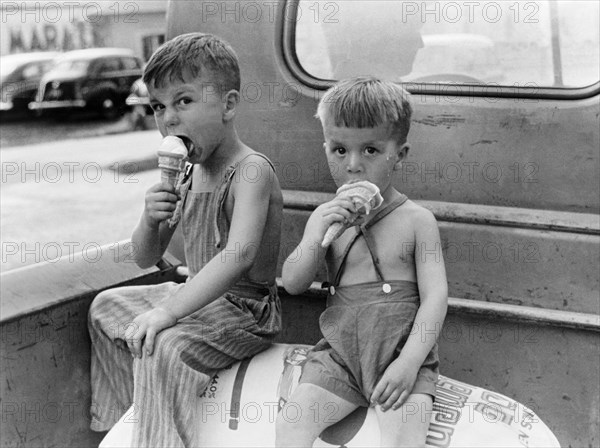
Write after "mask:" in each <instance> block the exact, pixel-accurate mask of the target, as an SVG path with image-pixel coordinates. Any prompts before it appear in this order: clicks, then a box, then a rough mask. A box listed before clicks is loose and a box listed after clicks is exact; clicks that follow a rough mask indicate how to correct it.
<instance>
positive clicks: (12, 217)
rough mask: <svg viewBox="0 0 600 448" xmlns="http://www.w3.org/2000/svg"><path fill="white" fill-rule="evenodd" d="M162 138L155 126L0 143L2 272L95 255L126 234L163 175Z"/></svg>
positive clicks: (3, 126)
mask: <svg viewBox="0 0 600 448" xmlns="http://www.w3.org/2000/svg"><path fill="white" fill-rule="evenodd" d="M1 130H2V134H4V130H5V123H3V125H2V128H1ZM79 130H81V129H79ZM35 132H38V133H40V134H41V131H39V130H37V131H35ZM74 135H75V136H76V137H79V135H78V134H77V133H75V134H74ZM65 136H66V134H63V138H65ZM72 136H73V134H71V137H72ZM160 141H161V137H160V134H159V133H158V131H156V130H151V131H138V132H128V133H121V134H115V135H105V136H100V137H86V138H68V139H66V140H56V141H49V142H45V143H37V144H23V145H20V146H14V145H13V146H8V145H7V146H5V145H2V151H0V163H1V167H2V169H1V175H2V179H1V188H0V243H1V256H2V271H6V270H9V269H15V268H19V267H23V266H26V265H30V264H32V263H37V262H50V263H51V262H54V261H56V260H57V259H58V258H59V257H60V256H70V255H71V254H78V253H81V252H84V253H85V254H87V255H88V257H89V259H90V260H93V259H94V258H95V257H97V256H98V255H99V254H98V248H99V247H100V246H102V245H104V244H109V243H113V242H116V241H120V240H123V239H126V238H129V237H130V235H131V231H132V229H133V228H134V226H135V225H136V223H137V220H138V218H139V215H140V213H141V211H142V208H143V201H144V193H145V191H146V190H147V189H148V188H149V187H150V186H151V185H153V184H154V183H156V182H158V181H159V179H160V174H159V171H158V169H155V168H153V167H154V166H155V165H154V164H155V151H156V148H157V147H158V145H159V144H160ZM100 256H110V254H100Z"/></svg>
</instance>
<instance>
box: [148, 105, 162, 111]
mask: <svg viewBox="0 0 600 448" xmlns="http://www.w3.org/2000/svg"><path fill="white" fill-rule="evenodd" d="M150 107H151V108H152V110H153V111H154V112H160V111H161V110H162V109H163V107H164V106H163V105H162V104H156V103H155V104H151V105H150Z"/></svg>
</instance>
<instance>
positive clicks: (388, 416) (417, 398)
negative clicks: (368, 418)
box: [375, 394, 433, 448]
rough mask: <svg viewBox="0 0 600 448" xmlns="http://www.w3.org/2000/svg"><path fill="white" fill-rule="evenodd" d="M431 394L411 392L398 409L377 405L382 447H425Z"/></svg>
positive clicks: (431, 403)
mask: <svg viewBox="0 0 600 448" xmlns="http://www.w3.org/2000/svg"><path fill="white" fill-rule="evenodd" d="M432 409H433V400H432V397H431V395H427V394H411V395H409V397H408V398H407V399H406V401H405V402H404V404H403V405H402V406H400V408H399V409H397V410H395V411H394V410H392V409H391V408H390V409H388V410H387V411H386V412H383V411H382V410H381V407H380V406H376V407H375V410H376V412H377V419H378V421H379V428H380V431H381V444H380V446H382V447H394V448H398V447H411V448H414V447H424V446H425V439H426V438H427V429H428V428H429V422H430V421H431V412H432Z"/></svg>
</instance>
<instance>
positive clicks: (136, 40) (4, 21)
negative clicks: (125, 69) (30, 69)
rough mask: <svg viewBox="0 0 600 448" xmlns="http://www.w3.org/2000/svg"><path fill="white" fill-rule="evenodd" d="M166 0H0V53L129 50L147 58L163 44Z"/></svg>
mask: <svg viewBox="0 0 600 448" xmlns="http://www.w3.org/2000/svg"><path fill="white" fill-rule="evenodd" d="M166 8H167V0H143V1H125V0H110V1H87V0H83V1H48V0H37V1H7V0H0V12H1V26H0V54H2V55H5V54H13V53H24V52H30V51H57V50H58V51H69V50H75V49H79V48H91V47H123V48H131V49H132V50H133V51H135V53H136V54H137V55H138V56H140V57H142V58H143V59H144V60H147V59H148V58H149V57H150V55H151V54H152V52H153V51H154V50H156V48H157V47H158V46H159V45H160V44H161V43H163V42H164V39H165V29H166V20H165V15H166Z"/></svg>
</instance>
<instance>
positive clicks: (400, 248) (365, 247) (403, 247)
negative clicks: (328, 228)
mask: <svg viewBox="0 0 600 448" xmlns="http://www.w3.org/2000/svg"><path fill="white" fill-rule="evenodd" d="M366 232H367V234H368V240H369V244H367V241H366V239H365V237H364V236H363V235H361V236H359V237H358V238H357V239H356V240H355V241H354V243H353V244H352V246H351V248H350V250H349V252H348V254H347V256H346V260H345V262H344V265H343V266H342V259H343V256H344V251H345V249H346V247H347V246H348V244H349V243H350V241H351V240H352V239H353V238H354V235H355V233H356V228H350V229H348V230H347V231H346V232H345V233H344V234H343V235H342V236H341V237H340V238H339V239H338V240H337V241H336V244H334V245H333V246H332V249H331V251H330V254H329V257H328V265H329V269H330V275H331V276H332V277H333V275H334V273H335V272H337V271H338V270H339V269H340V267H341V268H342V269H343V272H342V277H341V280H340V283H341V284H355V283H362V282H369V281H376V280H378V278H377V274H376V269H375V266H374V265H375V264H377V266H378V268H379V270H380V271H381V273H382V275H383V278H384V279H385V280H386V281H390V280H411V281H415V279H416V272H415V261H414V254H415V238H414V230H413V229H412V228H410V227H409V226H406V225H402V221H401V220H390V221H388V222H383V221H382V222H380V223H377V225H375V226H373V227H372V228H370V229H368V230H366ZM331 280H333V278H331Z"/></svg>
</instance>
